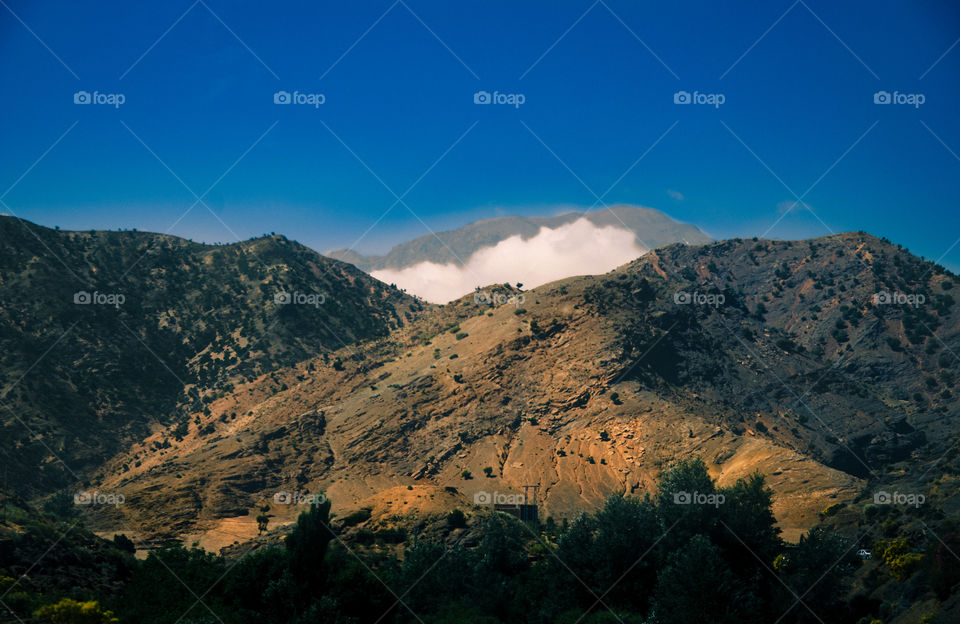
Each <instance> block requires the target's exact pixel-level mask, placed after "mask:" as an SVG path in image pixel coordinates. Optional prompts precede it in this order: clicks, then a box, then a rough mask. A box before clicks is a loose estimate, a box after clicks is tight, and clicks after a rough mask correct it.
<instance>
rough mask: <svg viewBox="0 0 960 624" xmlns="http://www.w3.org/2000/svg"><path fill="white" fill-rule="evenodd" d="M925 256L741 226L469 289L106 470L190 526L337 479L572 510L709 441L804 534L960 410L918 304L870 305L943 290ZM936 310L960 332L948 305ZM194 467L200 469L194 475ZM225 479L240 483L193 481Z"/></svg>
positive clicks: (158, 514)
mask: <svg viewBox="0 0 960 624" xmlns="http://www.w3.org/2000/svg"><path fill="white" fill-rule="evenodd" d="M894 259H896V260H894ZM918 264H919V266H914V265H918ZM897 267H899V268H897ZM924 267H925V265H922V263H920V261H919V260H917V259H915V258H913V257H912V256H909V255H908V254H906V253H904V252H902V251H899V250H897V249H896V248H894V247H892V246H890V245H888V244H886V243H883V242H881V241H879V240H877V239H874V238H872V237H869V236H867V235H863V234H845V235H839V236H836V237H827V238H824V239H817V240H816V241H803V242H795V243H790V242H771V241H725V242H722V243H717V244H715V245H707V246H703V247H685V246H672V247H668V248H664V249H660V250H657V251H656V252H653V253H651V254H648V255H646V256H644V257H643V258H641V259H639V260H637V261H635V262H633V263H631V264H629V265H626V266H624V267H621V268H620V269H618V270H617V271H614V272H612V273H610V274H608V275H605V276H600V277H583V278H572V279H568V280H563V281H560V282H556V283H553V284H548V285H546V286H543V287H541V288H537V289H535V290H533V291H529V292H525V293H523V294H524V297H525V303H524V304H523V306H522V307H521V306H519V305H515V304H511V303H504V304H501V305H487V304H486V303H483V301H488V300H491V299H494V298H491V297H486V298H480V297H478V298H477V299H474V298H472V297H467V298H464V299H463V300H460V301H458V302H454V303H452V304H449V305H447V306H444V307H442V308H440V309H437V310H435V311H434V312H432V313H431V314H430V315H429V316H428V317H426V318H424V319H423V320H421V321H417V322H415V323H412V324H411V325H410V326H408V327H406V328H403V329H401V330H397V331H395V332H394V333H393V334H391V336H390V337H389V338H388V339H383V340H379V341H374V342H369V343H365V344H363V345H362V346H361V347H360V348H359V349H353V348H351V349H344V350H341V351H340V352H338V353H336V354H333V357H328V358H327V359H326V362H325V361H324V360H323V359H317V360H313V361H310V362H306V363H303V364H301V365H298V366H295V367H290V368H287V369H283V370H281V371H278V372H276V373H273V374H272V375H270V376H268V377H263V378H261V379H259V380H255V381H252V382H250V383H247V384H242V385H238V386H237V387H236V388H235V389H234V391H233V392H232V393H230V394H227V395H226V396H223V397H222V398H220V399H218V400H216V401H215V402H213V403H211V404H210V405H209V409H210V414H209V415H203V414H200V415H197V417H198V418H199V419H200V421H201V423H200V426H199V427H197V428H196V430H195V429H194V426H191V429H190V431H189V432H188V435H187V436H186V437H185V438H184V439H183V440H182V441H181V442H175V443H173V444H172V446H171V448H169V449H163V450H158V449H157V448H156V446H153V442H158V441H161V440H163V439H164V438H166V437H167V434H166V433H165V432H159V433H157V434H155V435H154V436H153V437H152V438H149V439H147V440H146V441H145V443H144V444H143V445H141V446H138V447H137V448H135V449H133V450H132V451H131V452H130V453H129V454H124V455H123V456H120V457H118V458H117V459H116V460H115V461H114V463H112V464H111V466H110V467H108V469H107V470H105V471H104V472H103V475H102V478H103V480H104V481H105V482H107V483H109V484H111V485H112V486H115V487H117V488H119V489H120V490H121V491H124V492H128V493H129V495H130V496H134V495H142V496H143V497H144V498H149V499H151V500H153V501H161V503H162V504H158V505H155V506H154V511H153V512H152V513H153V515H150V516H149V517H147V518H146V520H144V518H143V517H140V518H138V520H139V521H141V522H144V523H145V524H146V525H147V526H148V527H150V529H151V530H153V531H155V532H157V533H162V532H164V531H165V530H167V527H170V526H176V527H183V526H184V525H190V526H191V528H192V529H191V530H192V531H193V532H194V533H195V532H197V531H200V532H202V531H203V530H204V527H205V526H209V527H214V526H215V525H216V522H219V521H220V520H221V519H222V518H223V517H224V516H226V515H229V514H238V515H239V512H238V510H239V509H240V508H243V507H246V508H247V509H255V508H257V507H259V506H262V505H264V504H270V505H271V513H272V514H275V517H276V521H275V523H276V524H280V523H283V522H286V521H292V519H293V518H294V517H295V515H296V511H297V509H296V507H295V506H290V505H287V506H282V505H281V506H278V505H274V504H272V503H271V501H272V500H273V498H272V497H273V495H274V493H275V492H277V491H281V490H282V491H297V492H319V491H324V492H326V494H327V495H328V496H329V497H330V498H331V500H332V501H333V504H334V509H335V510H337V511H338V512H343V511H347V510H350V509H356V508H357V507H358V506H361V505H363V504H365V503H364V501H368V500H369V499H370V498H371V497H375V496H377V495H378V494H379V493H382V492H385V491H388V490H389V491H394V492H396V491H400V490H397V488H400V489H401V490H402V489H404V488H406V487H408V486H409V487H420V486H424V485H429V486H431V487H434V486H435V487H451V488H456V496H452V497H444V498H443V502H442V505H441V506H446V507H449V506H451V505H454V506H456V505H459V506H463V507H470V506H471V505H472V504H473V503H474V501H475V500H482V498H483V497H482V496H481V494H483V493H487V494H489V493H492V492H505V493H519V492H522V491H523V490H522V488H523V486H524V485H532V484H536V485H539V486H540V490H539V503H540V505H541V516H543V517H546V516H548V515H553V516H557V517H560V516H567V517H569V516H573V515H575V514H576V513H577V512H578V511H580V510H583V509H586V508H593V507H595V506H597V505H599V504H601V503H602V501H603V500H604V499H605V498H606V497H607V496H609V495H611V494H614V493H628V494H634V495H642V494H643V493H645V492H651V491H652V489H653V488H654V487H655V485H654V484H655V482H656V478H657V476H658V475H659V473H660V472H661V471H662V470H663V468H664V467H666V466H667V465H668V464H669V463H670V462H671V461H673V460H675V459H677V458H682V457H690V456H693V455H699V456H701V457H703V458H704V460H705V461H706V462H707V464H708V466H709V467H710V469H711V471H712V472H713V474H714V475H715V476H716V477H717V478H718V479H719V480H720V483H721V484H723V485H725V484H730V483H732V482H734V481H735V480H736V479H737V478H740V477H744V476H747V475H749V474H750V473H752V472H754V471H757V470H759V471H760V472H762V473H763V474H765V475H767V479H768V483H769V484H770V486H771V487H772V488H773V489H774V491H775V493H776V497H775V506H774V510H775V513H776V514H777V518H778V520H779V522H780V524H781V526H782V527H783V528H784V531H785V536H787V537H788V538H795V537H797V536H798V535H799V533H800V532H801V531H802V530H804V529H805V528H807V527H809V526H811V525H812V524H814V523H815V522H816V519H817V514H818V512H820V511H821V510H822V509H824V508H826V507H828V506H829V505H830V504H832V503H835V502H839V501H843V500H847V499H850V498H852V497H853V496H854V495H855V494H856V493H857V492H858V491H859V490H860V489H862V487H863V481H862V478H864V477H866V476H869V475H870V474H871V472H872V471H875V470H878V469H880V468H882V466H883V465H884V464H885V463H888V462H891V461H897V460H899V459H903V458H905V457H909V456H910V453H911V452H913V451H914V450H916V449H917V448H919V447H921V446H922V445H924V444H925V443H927V441H928V440H929V441H930V442H931V443H933V442H935V441H936V440H937V439H940V438H941V437H942V439H946V438H945V437H943V436H941V435H940V434H941V433H943V432H945V431H949V430H950V428H951V427H953V426H954V425H951V421H952V419H951V418H949V417H948V416H949V415H951V414H955V413H956V411H957V409H958V408H957V405H956V404H955V402H954V401H951V400H950V398H949V395H947V394H945V393H943V392H942V387H934V386H931V383H930V382H929V381H927V378H928V377H929V375H928V374H927V372H926V371H928V370H936V367H937V366H938V361H939V360H938V357H937V353H936V351H935V350H934V351H933V352H928V351H929V344H928V342H927V340H926V338H924V339H923V340H920V338H921V336H918V335H917V334H916V332H917V329H916V328H917V325H916V323H915V322H914V321H913V320H911V319H912V318H913V316H912V315H914V314H916V312H915V311H909V310H907V311H905V310H899V309H889V308H880V306H874V305H873V304H872V303H871V302H872V293H874V292H877V291H879V290H882V289H884V288H887V289H889V288H891V287H893V286H892V285H895V284H900V286H898V287H901V288H902V287H909V288H914V289H917V290H919V289H921V288H923V289H927V290H928V291H931V292H933V291H935V292H937V293H941V292H944V291H943V282H944V281H945V280H946V279H947V276H945V275H943V274H942V273H939V272H938V271H936V270H931V271H926V270H925V268H924ZM898 271H899V273H898ZM905 275H909V276H914V277H916V276H923V277H922V280H920V277H916V279H918V280H920V281H918V282H917V283H912V284H911V283H909V282H908V281H906V279H907V278H906V277H904V276H905ZM904 283H906V284H907V285H906V286H903V284H904ZM494 289H496V290H498V292H499V291H502V292H503V293H507V294H510V293H515V290H514V289H512V288H511V287H509V286H503V285H500V286H494V287H491V288H490V289H488V290H494ZM678 293H687V294H691V295H692V294H693V293H698V294H703V295H705V296H706V295H713V296H714V297H713V299H712V300H710V301H712V303H704V304H697V303H694V301H699V300H700V299H701V298H697V297H692V296H691V301H684V297H681V296H678ZM718 295H723V299H722V300H721V299H720V298H719V297H718ZM508 299H509V298H507V297H504V298H503V300H508ZM494 300H496V299H494ZM704 301H707V300H706V299H704ZM478 302H479V303H478ZM718 302H719V303H718ZM927 313H928V314H929V315H930V316H931V317H932V318H933V320H930V318H925V319H924V324H926V325H927V326H938V327H941V328H943V330H944V331H942V332H941V333H942V335H943V336H946V337H948V338H945V339H946V340H947V342H948V345H950V344H952V342H955V339H954V338H949V337H950V336H957V335H960V332H957V331H956V329H957V325H958V320H957V315H956V312H955V310H954V307H953V306H952V304H950V305H948V304H947V303H943V302H941V303H940V304H939V305H938V307H936V308H934V309H931V310H929V311H928V312H927ZM841 326H842V327H843V329H840V327H841ZM841 331H842V332H843V333H842V334H841V333H839V332H841ZM905 332H908V334H909V338H908V339H907V340H906V342H902V340H903V336H904V335H905ZM893 340H901V342H898V343H896V345H894V344H893V342H892V341H893ZM851 344H856V345H857V346H856V348H855V349H853V348H851V347H850V345H851ZM954 347H960V345H952V346H951V347H950V348H954ZM877 370H887V371H889V370H896V371H898V372H897V374H896V375H895V376H893V377H890V376H889V375H886V374H884V375H882V376H881V378H880V379H879V380H877V379H874V378H873V377H872V375H873V374H874V372H875V371H877ZM284 386H286V388H285V389H283V387H284ZM917 396H920V397H921V399H922V400H923V403H921V401H920V400H918V399H917V398H916V397H917ZM223 413H236V414H237V417H236V418H235V419H229V420H228V421H226V422H223V421H221V420H219V419H218V416H219V415H220V414H223ZM210 423H212V424H213V429H214V432H213V433H212V434H205V435H201V433H200V432H201V431H202V429H203V428H204V427H206V426H207V425H208V424H210ZM134 460H136V461H139V462H140V463H141V464H140V466H138V467H136V468H129V469H128V471H127V472H121V471H119V470H118V469H117V468H118V467H119V466H121V465H124V464H125V465H127V466H128V467H129V466H131V465H132V464H133V463H134ZM178 473H179V474H183V475H189V477H190V478H191V479H193V483H195V484H197V485H196V487H193V488H181V487H178V485H177V484H176V482H175V481H174V479H175V475H176V474H178ZM488 474H489V476H488ZM228 477H229V478H228ZM201 481H202V484H201ZM218 484H223V485H224V486H225V487H228V488H229V491H230V496H235V499H232V500H231V501H230V502H229V503H228V502H227V500H226V499H225V498H224V497H221V496H219V495H217V496H204V495H199V494H198V493H197V490H200V491H202V490H203V488H210V487H218ZM258 488H259V489H258ZM185 489H186V490H189V491H185ZM444 491H446V490H444ZM188 495H189V496H188ZM182 499H186V500H188V502H189V504H180V501H181V500H182ZM399 504H400V506H401V507H402V506H403V505H402V501H401V503H399ZM411 504H412V503H411ZM438 504H440V503H438ZM446 507H445V508H446ZM431 509H432V507H431ZM397 513H400V514H402V513H404V512H403V510H402V509H401V510H400V511H398V512H397ZM424 513H426V512H424ZM178 530H180V529H179V528H178Z"/></svg>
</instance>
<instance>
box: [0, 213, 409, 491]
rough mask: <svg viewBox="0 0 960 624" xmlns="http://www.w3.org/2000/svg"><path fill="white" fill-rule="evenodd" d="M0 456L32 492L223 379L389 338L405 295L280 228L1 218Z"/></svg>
mask: <svg viewBox="0 0 960 624" xmlns="http://www.w3.org/2000/svg"><path fill="white" fill-rule="evenodd" d="M0 240H2V241H3V245H2V246H0V368H2V370H3V375H2V377H0V396H2V403H3V405H4V406H5V408H3V409H2V410H0V412H2V415H0V457H2V460H3V465H4V468H5V474H6V479H7V481H6V482H7V483H8V484H9V486H10V487H11V488H16V491H17V492H18V493H19V494H20V495H21V496H23V497H25V498H28V499H32V498H35V497H37V496H38V495H43V494H48V493H50V492H51V491H53V490H55V489H59V488H65V487H68V486H70V487H72V486H73V485H74V484H75V483H76V480H77V478H78V476H79V475H83V474H85V473H87V472H88V471H89V470H92V469H94V468H97V467H99V466H100V465H101V464H102V463H103V462H104V461H105V460H106V459H107V458H109V457H112V456H113V455H115V454H116V453H117V452H119V451H121V450H124V449H126V448H127V447H128V446H129V444H130V443H133V442H136V441H138V440H141V439H143V438H144V437H145V436H147V435H149V434H150V432H151V431H154V430H158V429H159V430H164V431H167V430H172V433H171V435H172V436H173V437H176V435H178V434H179V432H180V431H184V432H185V431H186V427H187V418H188V415H189V414H191V413H192V412H203V411H204V408H205V406H206V405H207V403H208V402H209V401H211V400H213V398H214V397H216V396H220V395H222V394H223V393H227V392H230V391H231V389H232V387H233V384H234V383H237V382H242V381H244V380H249V379H255V378H257V377H259V376H260V375H261V374H263V373H264V372H269V371H273V370H275V369H276V368H278V367H282V366H289V365H291V364H294V363H296V362H300V361H303V360H306V359H309V358H313V357H316V356H317V355H319V354H322V353H325V352H330V351H333V350H336V349H341V348H343V347H344V346H345V345H347V344H350V343H352V342H354V341H357V340H362V339H369V338H373V337H377V336H385V335H387V334H388V333H389V332H390V330H391V329H395V328H397V327H400V326H402V325H404V324H405V323H407V322H409V320H411V319H412V318H414V316H415V315H417V314H419V313H420V311H421V310H422V309H423V307H424V306H423V305H422V304H421V303H420V302H418V301H416V300H415V299H414V298H412V297H409V296H407V295H405V294H404V293H402V292H400V291H398V290H397V289H395V288H391V287H388V286H387V285H385V284H382V283H380V282H378V281H376V280H374V279H372V278H371V277H369V276H368V275H366V274H365V273H363V272H361V271H359V270H357V269H355V268H354V267H352V266H350V265H348V264H345V263H342V262H338V261H336V260H330V259H328V258H325V257H323V256H321V255H319V254H317V253H316V252H314V251H312V250H310V249H307V248H306V247H304V246H302V245H300V244H298V243H296V242H293V241H290V240H287V239H286V238H284V237H282V236H274V235H271V236H265V237H262V238H256V239H252V240H248V241H244V242H242V243H236V244H232V245H201V244H197V243H193V242H191V241H187V240H184V239H181V238H177V237H174V236H167V235H163V234H151V233H142V232H129V231H127V232H104V231H90V232H67V231H60V230H54V229H49V228H44V227H41V226H38V225H35V224H32V223H29V222H27V221H23V220H21V219H16V218H13V217H0Z"/></svg>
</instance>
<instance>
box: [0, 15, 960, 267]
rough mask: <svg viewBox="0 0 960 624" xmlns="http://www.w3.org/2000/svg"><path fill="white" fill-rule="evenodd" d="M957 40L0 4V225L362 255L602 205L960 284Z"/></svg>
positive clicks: (833, 26) (675, 18) (827, 20)
mask: <svg viewBox="0 0 960 624" xmlns="http://www.w3.org/2000/svg"><path fill="white" fill-rule="evenodd" d="M518 4H520V6H517V5H518ZM14 14H15V15H14ZM958 38H960V6H958V5H957V4H956V3H953V2H877V1H874V2H845V3H835V2H823V1H818V0H804V2H795V3H794V2H791V1H789V0H787V1H783V2H780V1H776V2H771V1H764V2H759V1H758V2H737V3H715V2H692V3H685V2H677V3H637V2H620V1H616V0H604V1H603V2H599V1H598V2H595V3H592V2H591V0H584V1H578V2H572V1H571V2H567V1H557V2H549V3H534V2H530V3H515V2H499V1H495V0H481V1H478V2H450V1H449V0H445V1H443V2H432V1H430V2H427V1H422V0H403V1H402V2H400V1H398V2H393V1H392V0H386V1H383V2H380V1H371V2H357V3H330V2H273V3H253V2H246V1H242V0H240V1H233V2H225V1H222V0H203V1H202V2H196V3H193V0H184V1H182V2H178V1H171V2H164V3H152V4H150V5H148V4H146V3H129V2H125V3H121V2H98V3H76V2H43V3H35V2H27V1H25V0H3V1H2V3H0V76H2V80H3V85H4V88H3V89H2V90H0V107H2V111H3V114H2V115H0V136H2V137H3V138H2V146H3V149H2V150H0V199H2V202H3V205H0V211H3V212H8V213H13V214H16V215H18V216H21V217H24V218H27V219H30V220H32V221H36V222H38V223H41V224H44V225H50V226H53V225H59V226H61V227H63V228H65V229H90V228H134V227H135V228H138V229H141V230H152V231H170V232H171V233H174V234H178V235H182V236H185V237H188V238H194V239H195V240H206V241H223V242H228V241H233V240H236V238H237V237H240V238H246V237H249V236H252V235H257V234H261V233H264V232H270V231H276V232H280V233H285V234H287V235H288V236H290V237H292V238H295V239H298V240H300V241H302V242H304V243H305V244H308V245H310V246H312V247H314V248H316V249H318V250H321V251H323V250H328V249H332V248H336V247H347V246H350V245H352V244H354V243H355V242H356V241H358V239H359V242H358V243H356V247H357V249H359V250H360V251H366V252H371V251H384V250H385V249H387V248H388V247H389V246H391V245H392V244H395V243H397V242H401V241H403V240H406V239H409V238H411V237H414V236H418V235H421V234H424V233H427V232H428V230H427V228H430V229H433V230H442V229H450V228H453V227H457V226H459V225H462V224H464V223H467V222H469V221H472V220H476V219H481V218H487V217H492V216H500V215H506V214H550V213H555V212H558V211H560V210H562V209H563V208H565V207H566V208H569V207H582V208H588V207H591V206H594V205H595V204H596V202H597V196H600V197H602V199H603V202H606V203H607V204H614V203H632V204H640V205H646V206H650V207H653V208H657V209H661V210H663V211H665V212H667V213H668V214H670V215H671V216H673V217H675V218H677V219H679V220H682V221H687V222H690V223H693V224H695V225H697V226H699V227H701V228H702V229H703V230H705V231H706V232H707V233H709V234H710V235H712V236H714V237H717V238H725V237H731V236H754V235H763V234H765V235H766V236H769V237H778V238H799V237H808V236H818V235H823V234H828V233H830V231H834V232H839V231H845V230H855V229H864V230H867V231H869V232H871V233H874V234H877V235H882V236H887V237H889V238H891V239H892V240H894V241H895V242H899V243H902V244H903V245H905V246H907V247H909V248H910V249H911V250H912V251H914V252H915V253H918V254H922V255H925V256H926V257H928V258H932V259H938V258H942V259H941V262H942V263H944V264H946V265H947V266H950V267H951V268H954V269H956V268H957V267H960V245H956V246H954V247H952V249H951V250H950V251H949V252H948V251H947V250H948V249H950V248H951V246H952V245H953V244H954V243H955V242H956V240H957V239H958V237H960V210H958V190H960V158H958V155H960V119H958V116H957V115H956V111H957V101H958V96H960V80H958V78H960V45H957V41H958ZM951 46H955V47H951ZM79 91H86V92H88V93H90V94H94V93H98V94H100V95H101V96H103V95H104V94H120V95H122V96H123V99H124V101H123V103H122V104H121V105H120V106H119V107H118V106H115V105H111V104H96V103H94V104H88V105H81V104H75V103H74V94H75V93H77V92H79ZM278 91H286V92H289V93H291V94H293V93H294V92H299V93H300V94H322V95H323V100H324V101H323V103H322V104H320V105H317V106H313V105H310V104H288V105H279V104H275V103H274V94H275V93H276V92H278ZM479 91H486V92H489V93H491V94H493V93H494V92H497V93H500V94H518V95H520V96H522V98H523V103H522V104H521V105H519V106H516V105H511V104H497V103H493V104H487V105H482V104H476V103H474V99H475V98H474V94H475V93H477V92H479ZM679 91H685V92H688V93H690V94H694V93H698V94H700V95H701V96H704V95H705V94H706V95H709V94H719V95H720V96H722V99H723V103H722V104H721V105H719V106H715V105H710V104H697V103H691V104H686V105H684V104H677V103H675V102H674V100H675V96H674V94H675V93H677V92H679ZM879 91H886V92H888V93H890V94H894V93H897V94H899V96H900V99H901V100H905V99H909V98H908V96H910V95H914V94H918V95H920V96H922V99H923V103H922V104H920V105H919V106H918V105H915V104H909V103H903V104H898V103H891V104H887V105H883V104H875V103H874V94H875V93H876V92H879ZM701 99H703V98H701ZM714 99H716V98H714ZM915 99H916V98H914V100H915ZM911 101H913V100H911ZM58 139H59V142H58ZM54 144H55V145H54ZM51 146H52V147H51ZM25 172H26V175H24V173H25ZM411 187H412V188H411ZM611 187H612V188H611ZM608 188H609V189H610V190H609V192H607V191H608ZM208 189H209V191H208ZM408 189H409V192H407V191H408ZM808 189H809V192H808ZM194 193H195V194H196V195H194ZM196 196H201V197H202V198H203V201H202V203H198V202H197V197H196ZM397 196H401V197H402V198H403V200H402V203H397ZM798 196H800V197H802V198H803V203H804V205H805V207H804V208H801V209H796V208H795V209H793V210H787V208H789V206H790V204H791V203H792V202H794V201H796V199H797V197H798ZM191 205H193V208H192V209H191V210H189V212H187V210H188V208H190V207H191ZM391 206H393V207H392V208H391ZM596 206H597V207H598V208H601V209H602V204H596ZM184 213H186V215H185V216H184ZM385 213H386V214H385ZM375 223H376V225H374V224H375ZM371 226H373V227H372V229H371ZM945 253H946V255H943V254H945Z"/></svg>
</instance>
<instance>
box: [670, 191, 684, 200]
mask: <svg viewBox="0 0 960 624" xmlns="http://www.w3.org/2000/svg"><path fill="white" fill-rule="evenodd" d="M667 195H669V196H670V197H671V198H672V199H674V200H675V201H678V202H681V201H683V199H684V198H683V193H681V192H680V191H675V190H673V189H667Z"/></svg>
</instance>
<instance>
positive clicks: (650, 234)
mask: <svg viewBox="0 0 960 624" xmlns="http://www.w3.org/2000/svg"><path fill="white" fill-rule="evenodd" d="M579 219H586V220H587V221H589V222H590V223H592V224H594V225H595V226H597V227H615V228H620V229H624V230H628V231H631V232H633V233H634V234H635V237H636V242H637V244H638V246H639V247H641V248H642V249H643V250H650V249H655V248H657V247H662V246H663V245H668V244H670V243H676V242H686V243H689V244H694V245H695V244H700V243H706V242H708V241H710V237H709V236H707V235H706V234H704V233H703V232H701V231H700V230H699V229H697V228H696V227H694V226H692V225H688V224H686V223H680V222H678V221H674V220H673V219H671V218H670V217H668V216H667V215H665V214H663V213H662V212H659V211H657V210H653V209H650V208H642V207H639V206H612V207H611V208H609V209H597V210H595V211H592V212H568V213H565V214H562V215H558V216H555V217H498V218H495V219H485V220H483V221H476V222H474V223H471V224H469V225H465V226H463V227H462V228H458V229H456V230H452V231H449V232H437V234H436V235H433V234H426V235H424V236H421V237H419V238H416V239H414V240H412V241H408V242H406V243H402V244H400V245H397V246H396V247H394V248H393V249H391V250H390V252H389V253H388V254H387V255H385V256H364V255H362V254H359V253H357V252H355V251H353V250H350V249H337V250H334V251H331V252H329V253H328V254H327V255H328V256H329V257H331V258H335V259H337V260H342V261H344V262H349V263H350V264H353V265H354V266H356V267H357V268H359V269H362V270H364V271H367V272H371V271H377V270H381V269H403V268H406V267H411V266H414V265H416V264H418V263H421V262H433V263H436V264H455V263H459V262H460V261H461V260H467V259H468V258H469V257H470V256H472V255H473V254H474V253H476V252H477V251H479V250H480V249H482V248H485V247H493V246H495V245H496V244H497V243H499V242H501V241H503V240H505V239H507V238H509V237H511V236H520V237H521V238H523V239H529V238H532V237H533V236H535V235H536V234H537V233H538V232H539V231H540V230H541V228H547V229H556V228H558V227H560V226H562V225H566V224H570V223H573V222H575V221H577V220H579ZM611 268H612V267H611Z"/></svg>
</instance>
